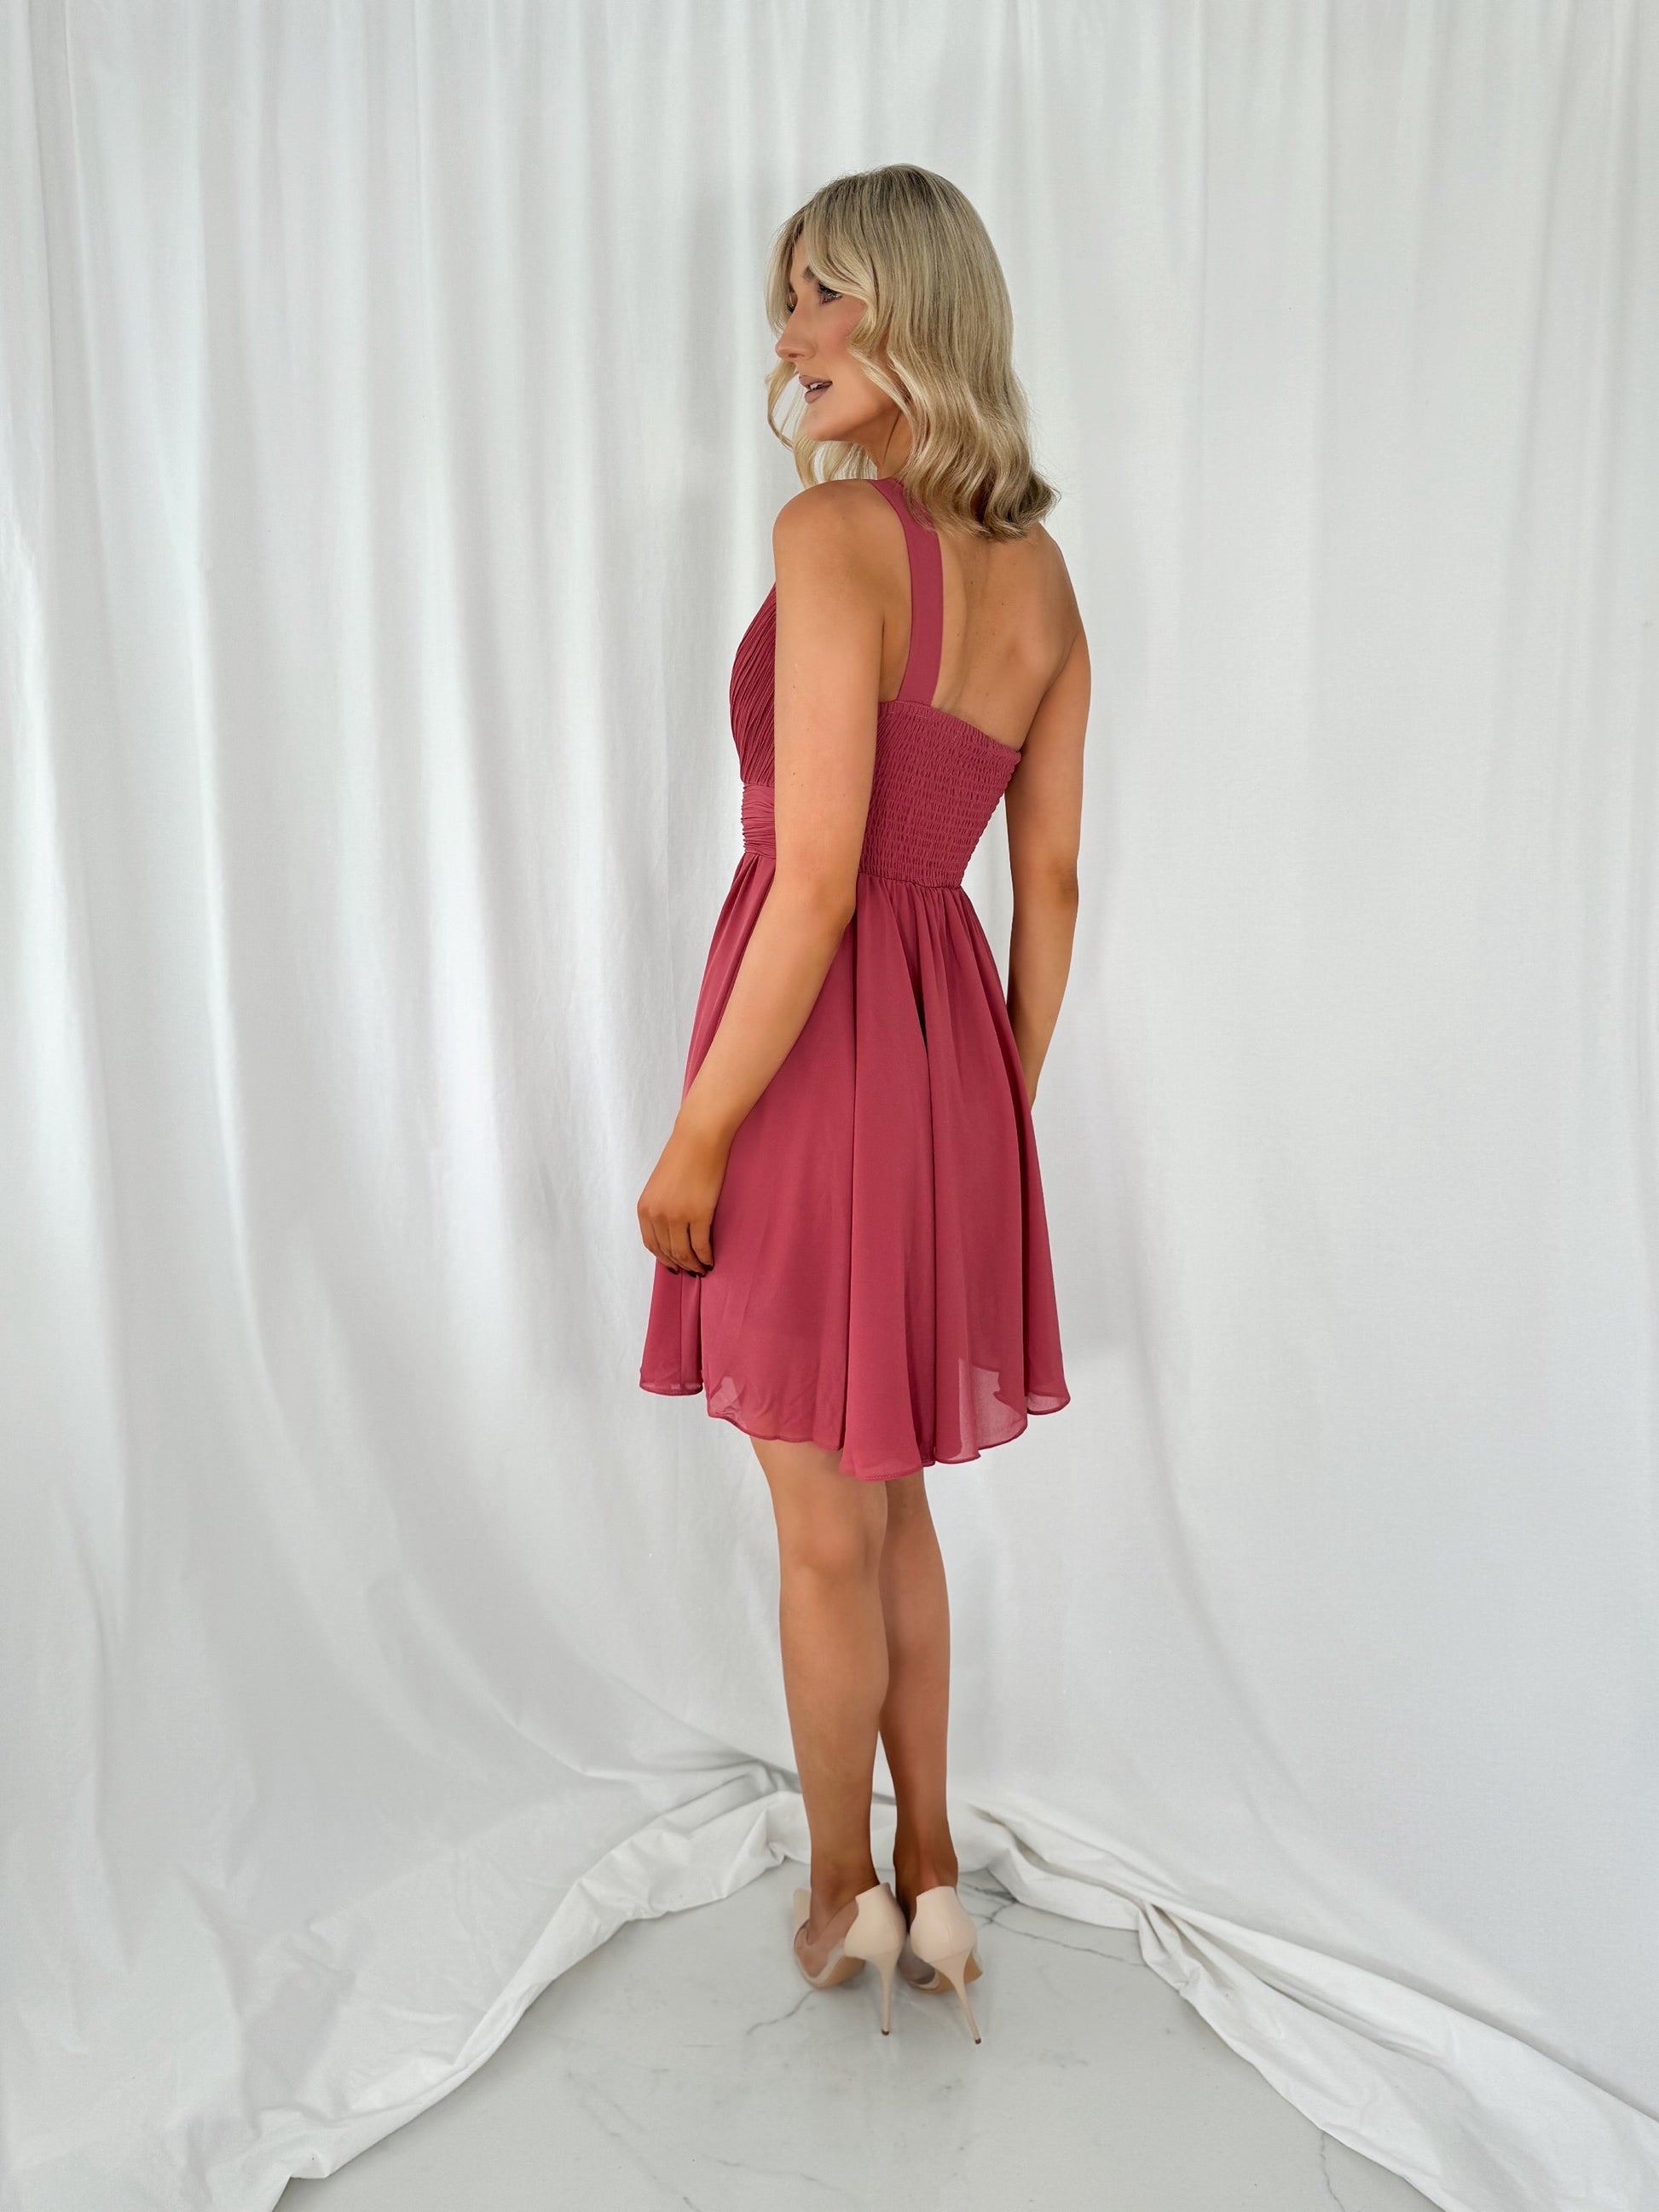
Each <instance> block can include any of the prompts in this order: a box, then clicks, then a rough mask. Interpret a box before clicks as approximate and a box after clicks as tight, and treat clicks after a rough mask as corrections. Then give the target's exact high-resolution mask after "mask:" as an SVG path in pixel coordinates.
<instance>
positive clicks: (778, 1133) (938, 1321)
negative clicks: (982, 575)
mask: <svg viewBox="0 0 1659 2212" xmlns="http://www.w3.org/2000/svg"><path fill="white" fill-rule="evenodd" d="M874 482H875V483H876V487H877V489H878V490H879V491H880V492H881V493H882V494H883V495H884V496H885V497H886V498H887V499H888V500H889V501H890V502H891V504H892V507H893V508H894V510H895V512H896V513H897V515H898V517H899V520H901V522H902V524H903V525H904V532H905V539H906V544H907V546H908V551H909V560H910V595H911V599H910V603H911V624H910V647H909V653H908V659H907V661H906V665H905V670H904V677H903V680H902V683H901V684H900V686H899V690H898V694H897V696H896V698H893V699H890V700H888V701H885V702H883V703H882V704H881V705H880V706H879V707H878V709H877V715H876V753H875V769H874V775H873V779H872V787H871V793H870V807H869V813H868V816H867V817H866V827H865V836H864V849H863V852H862V854H861V856H860V862H859V876H858V887H857V907H856V911H855V913H854V917H853V919H852V921H849V922H848V926H847V931H846V934H845V935H844V936H843V937H842V940H841V943H840V945H838V946H837V947H836V954H835V957H834V959H833V961H832V962H831V963H830V966H829V972H828V974H827V975H825V977H824V980H823V987H822V988H821V990H820V991H819V993H818V995H817V1000H815V1001H814V1004H813V1006H812V1011H811V1013H810V1014H809V1015H808V1017H807V1018H806V1022H805V1026H804V1027H803V1029H802V1030H801V1031H800V1034H799V1036H798V1037H797V1038H796V1040H795V1042H794V1044H793V1046H792V1047H791V1048H790V1050H789V1052H788V1054H787V1057H786V1058H785V1059H784V1060H783V1061H782V1062H781V1065H780V1066H779V1067H778V1070H777V1073H775V1075H774V1076H773V1078H772V1079H771V1081H770V1082H769V1084H768V1085H767V1086H766V1089H765V1090H764V1091H763V1092H762V1093H761V1095H760V1097H758V1098H757V1100H756V1102H755V1103H754V1105H753V1106H752V1107H751V1108H750V1111H749V1113H748V1115H746V1116H745V1117H744V1121H743V1122H742V1124H741V1125H740V1127H738V1133H737V1134H736V1136H735V1137H734V1138H733V1139H732V1147H731V1151H730V1153H729V1155H728V1158H727V1163H726V1179H725V1182H723V1184H722V1185H721V1188H720V1198H719V1200H718V1202H717V1203H716V1206H715V1208H714V1219H713V1222H712V1225H711V1227H710V1231H709V1234H710V1239H711V1243H712V1246H713V1251H714V1262H713V1265H712V1266H711V1267H709V1269H708V1273H706V1274H703V1275H695V1274H689V1273H679V1272H677V1271H676V1270H675V1269H674V1268H671V1267H665V1265H664V1264H663V1263H662V1262H661V1261H653V1263H652V1265H653V1270H654V1274H653V1282H652V1285H651V1306H650V1314H649V1317H648V1320H647V1326H646V1334H645V1355H644V1358H643V1359H642V1361H641V1366H640V1385H641V1389H646V1390H655V1391H661V1392H664V1393H666V1394H669V1395H678V1394H684V1395H690V1394H691V1393H693V1392H696V1391H698V1390H701V1391H702V1392H703V1393H704V1394H705V1396H706V1400H707V1407H708V1412H709V1413H710V1414H712V1415H714V1416H716V1417H717V1418H718V1419H721V1420H726V1421H730V1422H732V1424H733V1425H735V1426H737V1427H738V1428H739V1429H743V1430H744V1431H747V1433H748V1434H750V1436H757V1437H787V1438H792V1439H795V1440H799V1441H811V1442H812V1443H819V1444H824V1445H827V1446H829V1448H831V1449H834V1450H836V1451H838V1452H839V1453H840V1455H841V1461H840V1464H841V1469H842V1473H843V1474H849V1475H853V1476H855V1477H856V1478H857V1479H858V1480H860V1481H865V1482H878V1481H884V1480H889V1479H890V1478H891V1477H893V1476H896V1475H905V1474H915V1472H916V1470H917V1468H921V1467H931V1466H933V1464H934V1462H937V1461H940V1460H944V1461H952V1462H956V1461H962V1460H969V1459H977V1458H978V1456H979V1455H980V1453H981V1451H983V1450H984V1449H986V1448H987V1446H988V1445H991V1444H1000V1443H1007V1442H1008V1441H1009V1439H1010V1438H1011V1437H1017V1436H1018V1435H1019V1433H1020V1431H1022V1430H1023V1429H1024V1427H1025V1425H1026V1421H1027V1419H1028V1417H1029V1416H1030V1414H1032V1413H1056V1412H1058V1410H1059V1409H1060V1407H1062V1406H1064V1405H1066V1403H1067V1402H1068V1401H1069V1399H1070V1396H1071V1393H1070V1392H1069V1391H1068V1390H1067V1389H1066V1377H1065V1375H1064V1373H1063V1372H1062V1370H1061V1367H1060V1324H1059V1319H1058V1316H1057V1314H1056V1310H1055V1304H1054V1277H1053V1273H1052V1271H1051V1268H1050V1265H1049V1256H1048V1225H1047V1222H1046V1220H1045V1218H1044V1215H1043V1208H1042V1179H1041V1176H1039V1174H1038V1171H1037V1151H1036V1134H1035V1132H1034V1131H1033V1128H1032V1125H1031V1109H1030V1102H1029V1101H1028V1099H1027V1097H1026V1094H1025V1080H1024V1074H1023V1073H1022V1071H1021V1068H1020V1062H1019V1056H1018V1053H1017V1051H1016V1050H1015V1047H1014V1037H1013V1031H1012V1029H1011V1028H1010V1026H1009V1022H1008V1009H1007V1003H1006V1000H1005V998H1004V996H1003V991H1002V984H1001V981H1000V977H999V975H998V973H997V965H996V960H995V957H994V954H993V953H992V951H991V948H990V945H989V944H988V943H987V939H986V936H985V932H984V930H983V928H982V927H981V924H980V919H979V916H978V915H977V914H976V913H975V909H974V905H973V902H972V900H971V899H970V898H969V896H968V894H967V892H966V891H965V890H963V886H962V874H963V869H964V867H965V866H967V863H968V861H969V858H970V856H971V855H972V854H973V851H974V848H975V846H976V845H977V844H978V843H979V841H980V839H981V836H983V835H984V832H985V828H986V824H987V823H988V822H989V820H990V818H991V817H992V815H993V814H994V812H995V811H996V806H997V801H998V800H999V799H1000V798H1001V796H1002V794H1003V793H1004V791H1005V790H1006V788H1007V786H1008V784H1009V781H1010V780H1011V779H1012V777H1013V775H1015V774H1016V773H1017V771H1018V767H1019V754H1018V750H1016V749H1015V748H1014V747H1013V746H1012V745H1007V744H1003V743H1002V741H1001V740H1000V738H993V737H990V736H988V735H987V732H985V731H983V730H981V729H980V728H978V727H977V726H975V724H973V723H971V722H966V721H963V720H962V719H961V718H960V717H959V716H958V715H956V714H947V713H945V710H944V709H943V708H939V707H935V706H933V705H932V704H931V703H930V702H931V701H932V698H933V690H934V686H935V685H936V684H937V682H938V679H939V647H940V642H941V638H942V622H943V608H944V580H943V568H942V564H941V561H940V555H939V538H938V536H937V534H936V533H935V532H934V531H933V529H932V527H931V526H928V525H927V524H926V523H925V522H922V521H918V520H916V518H915V515H914V514H913V513H911V511H910V508H909V506H908V501H907V500H906V497H905V495H904V493H903V491H902V488H901V486H900V484H899V482H898V480H897V478H896V477H878V478H876V479H874ZM776 613H777V593H776V586H774V587H773V589H772V590H771V591H769V592H768V593H767V595H766V598H765V600H764V601H763V604H762V605H761V608H760V611H759V612H758V613H757V615H756V617H755V618H754V620H753V621H752V622H751V623H750V625H749V628H748V629H747V630H746V632H745V633H744V637H743V641H742V642H741V644H740V645H739V646H738V653H737V659H736V660H735V661H734V663H733V665H732V684H731V711H732V737H733V738H734V739H735V740H736V743H737V748H738V766H739V769H740V770H741V773H742V776H743V841H744V849H743V856H742V858H741V859H740V860H738V865H737V871H736V872H735V874H734V875H733V877H732V885H731V889H730V890H728V891H727V893H726V900H725V903H724V904H723V905H722V907H721V908H720V915H719V918H718V920H717V921H716V923H715V926H714V942H713V944H712V945H710V947H709V950H708V963H707V964H706V966H705V968H704V970H703V977H702V989H701V991H700V992H699V994H698V998H697V1005H696V1013H695V1015H694V1017H693V1019H692V1024H691V1041H690V1050H689V1052H688V1054H687V1057H686V1064H685V1077H684V1082H683V1083H682V1085H681V1087H680V1095H681V1097H684V1095H685V1092H686V1091H687V1090H689V1089H690V1085H691V1081H692V1079H693V1077H694V1076H695V1075H696V1072H697V1069H698V1068H699V1066H701V1065H702V1057H703V1054H705V1053H706V1052H707V1051H708V1047H709V1044H710V1042H712V1040H713V1038H714V1031H715V1030H716V1028H717V1027H718V1025H719V1023H720V1015H721V1012H722V1011H723V1010H724V1008H725V1006H726V997H727V994H728V993H729V992H730V990H731V987H732V982H733V981H735V979H736V976H737V973H738V964H739V963H740V962H741V960H742V958H743V952H744V946H745V945H747V943H748V942H749V933H750V930H751V929H752V928H753V927H754V926H755V922H756V920H757V917H758V915H759V914H760V910H761V908H762V906H763V904H764V902H765V900H766V894H767V891H768V890H769V887H770V885H771V882H772V878H773V870H774V866H775V854H776V847H775V840H774V836H773V820H772V782H773V763H772V704H773V697H772V691H773V660H774V641H775V631H776Z"/></svg>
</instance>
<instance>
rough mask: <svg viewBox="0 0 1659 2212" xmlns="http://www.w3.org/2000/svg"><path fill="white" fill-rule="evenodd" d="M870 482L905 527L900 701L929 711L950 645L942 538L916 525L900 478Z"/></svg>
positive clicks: (927, 527)
mask: <svg viewBox="0 0 1659 2212" xmlns="http://www.w3.org/2000/svg"><path fill="white" fill-rule="evenodd" d="M869 481H870V482H871V483H873V484H874V485H875V487H876V489H877V490H878V492H880V493H881V494H882V495H883V497H884V499H885V500H886V501H887V502H888V504H889V505H890V507H891V508H892V509H893V512H894V513H896V515H897V517H898V519H899V520H900V521H901V522H902V524H903V525H904V544H905V550H906V552H907V553H908V556H909V561H910V646H909V650H908V653H906V655H905V659H904V675H903V678H902V681H901V683H900V684H899V688H898V690H897V692H896V694H895V696H896V697H897V698H900V699H915V700H919V701H920V702H921V704H922V705H923V706H924V707H928V706H931V705H932V704H933V691H934V689H935V687H936V686H937V684H938V683H939V653H940V651H941V650H942V648H943V646H944V642H945V562H944V559H943V556H941V554H940V552H939V532H937V531H936V530H935V529H933V527H932V526H931V525H930V524H927V523H925V522H919V521H918V520H916V517H915V512H914V511H913V509H912V507H911V505H910V502H909V501H908V498H907V497H906V496H905V490H904V486H903V485H902V483H900V482H899V480H898V478H897V477H871V478H870V479H869Z"/></svg>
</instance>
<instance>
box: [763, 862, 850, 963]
mask: <svg viewBox="0 0 1659 2212" xmlns="http://www.w3.org/2000/svg"><path fill="white" fill-rule="evenodd" d="M772 888H773V895H774V896H775V897H777V898H779V899H781V901H782V902H784V903H785V904H786V905H787V907H788V908H790V910H791V911H792V913H793V914H795V915H798V916H799V919H800V922H801V925H802V927H804V928H807V929H811V930H813V931H815V932H817V931H822V932H823V934H824V935H825V936H826V937H827V938H828V939H829V941H830V943H831V944H832V945H838V944H839V943H840V942H841V939H842V936H843V935H844V934H845V933H846V930H847V926H848V923H849V922H850V921H852V919H853V917H854V915H855V914H856V913H857V912H858V878H857V877H856V876H855V877H854V878H853V880H852V881H851V882H850V883H848V882H847V881H846V880H845V879H844V878H843V877H842V876H841V875H840V874H839V873H836V874H833V875H831V874H826V873H823V872H820V871H818V870H816V869H814V870H810V871H803V870H800V869H793V870H787V871H786V870H784V869H779V871H778V872H777V874H776V876H775V878H774V881H773V886H772Z"/></svg>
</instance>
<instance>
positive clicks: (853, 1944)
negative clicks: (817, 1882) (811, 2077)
mask: <svg viewBox="0 0 1659 2212" xmlns="http://www.w3.org/2000/svg"><path fill="white" fill-rule="evenodd" d="M854 1903H855V1905H856V1906H857V1910H856V1911H854V1915H853V1917H852V1920H851V1922H850V1923H849V1924H848V1929H847V1932H846V1934H845V1935H844V1936H842V1939H841V1941H840V1942H838V1943H837V1944H836V1946H835V1947H834V1948H833V1949H832V1950H831V1952H830V1954H829V1957H828V1958H827V1959H826V1960H824V1962H823V1966H821V1967H820V1968H819V1969H818V1971H817V1973H816V1974H808V1973H807V1972H806V1969H805V1966H802V1965H801V1955H800V1953H799V1950H797V1951H796V1952H795V1964H796V1965H797V1966H800V1970H801V1972H802V1973H803V1975H805V1978H806V1979H807V1980H808V1981H809V1982H811V1984H812V1987H813V1988H814V1989H815V1990H829V1989H833V1988H834V1987H835V1986H836V1983H837V1982H846V1981H850V1980H851V1979H852V1978H853V1976H854V1974H856V1973H860V1972H862V1971H863V1968H864V1964H865V1961H866V1960H873V1961H874V1963H875V1965H876V1966H877V1967H878V1970H879V1972H880V1974H881V2032H882V2033H883V2034H884V2035H886V2034H888V2033H890V2024H891V2021H892V2014H893V1969H894V1967H895V1966H897V1964H898V1956H899V1953H900V1952H901V1951H902V1949H903V1948H904V1942H905V1928H904V1915H903V1913H902V1911H900V1910H899V1901H898V1899H897V1898H896V1897H895V1896H894V1894H893V1893H892V1891H891V1890H890V1888H889V1887H888V1886H887V1884H886V1883H885V1882H884V1881H878V1882H877V1883H875V1884H874V1885H873V1887H871V1888H869V1889H861V1890H860V1892H859V1893H858V1896H857V1898H856V1899H854ZM811 1910H812V1895H811V1891H810V1890H805V1889H798V1890H797V1891H796V1892H795V1924H794V1928H793V1931H792V1934H791V1942H792V1944H793V1938H794V1936H798V1935H799V1933H800V1931H801V1929H802V1928H803V1927H804V1926H805V1923H806V1921H807V1919H808V1917H810V1915H811Z"/></svg>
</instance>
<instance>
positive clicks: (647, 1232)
mask: <svg viewBox="0 0 1659 2212" xmlns="http://www.w3.org/2000/svg"><path fill="white" fill-rule="evenodd" d="M637 1211H638V1214H639V1224H640V1237H641V1242H642V1243H643V1244H644V1246H645V1249H646V1250H647V1252H649V1253H650V1254H651V1255H652V1257H653V1259H656V1260H660V1261H661V1262H662V1264H663V1266H664V1267H669V1268H671V1269H672V1270H673V1272H674V1273H676V1274H677V1275H682V1274H684V1275H706V1274H707V1273H708V1270H709V1269H710V1268H711V1267H713V1266H714V1238H713V1236H712V1234H711V1231H712V1226H713V1216H712V1215H708V1216H704V1217H702V1218H699V1219H697V1220H695V1221H684V1220H681V1221H673V1220H670V1219H668V1218H666V1217H665V1216H664V1215H661V1214H651V1213H647V1212H646V1211H645V1209H644V1208H643V1206H641V1207H640V1208H638V1209H637Z"/></svg>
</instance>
